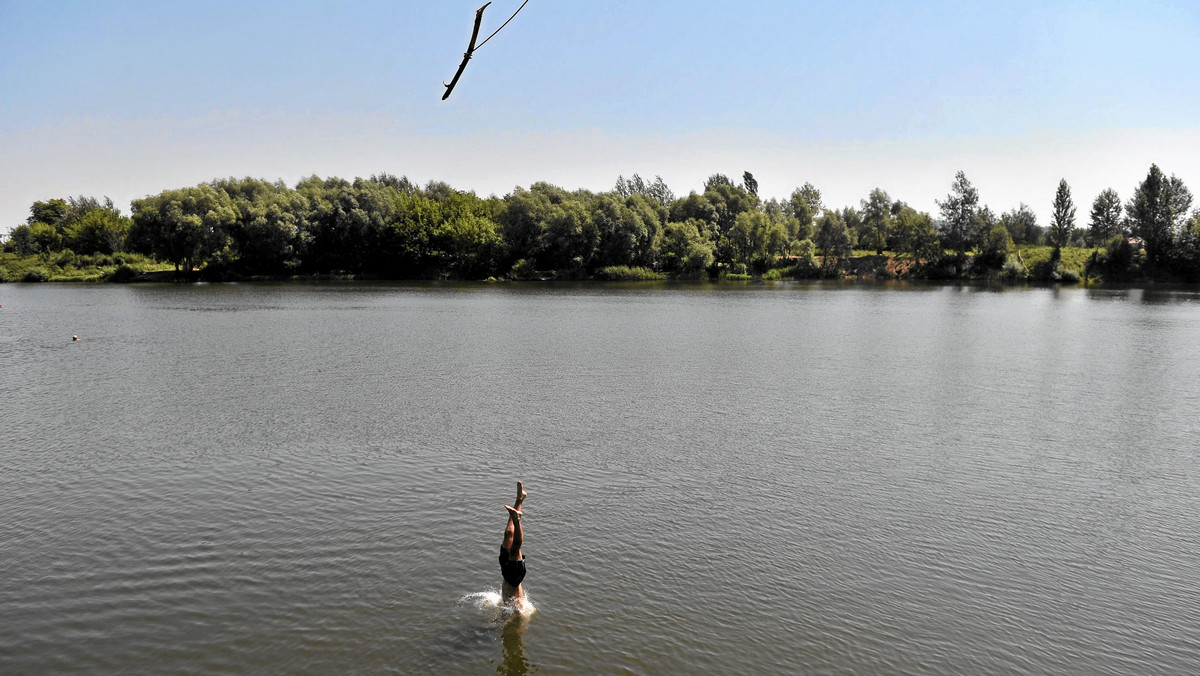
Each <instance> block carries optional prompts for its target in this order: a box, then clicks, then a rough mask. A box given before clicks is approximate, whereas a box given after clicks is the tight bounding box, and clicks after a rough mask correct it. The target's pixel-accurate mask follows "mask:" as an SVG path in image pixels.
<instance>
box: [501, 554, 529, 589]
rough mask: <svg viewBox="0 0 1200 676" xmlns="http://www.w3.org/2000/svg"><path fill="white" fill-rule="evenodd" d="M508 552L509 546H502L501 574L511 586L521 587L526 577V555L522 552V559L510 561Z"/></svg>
mask: <svg viewBox="0 0 1200 676" xmlns="http://www.w3.org/2000/svg"><path fill="white" fill-rule="evenodd" d="M508 553H509V552H508V547H501V548H500V574H501V575H503V576H504V581H505V582H507V583H508V584H509V586H510V587H519V586H521V580H524V579H525V556H524V555H523V554H522V555H521V560H520V561H509V560H508Z"/></svg>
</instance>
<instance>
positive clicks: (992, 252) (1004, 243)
mask: <svg viewBox="0 0 1200 676" xmlns="http://www.w3.org/2000/svg"><path fill="white" fill-rule="evenodd" d="M1011 248H1012V237H1011V236H1009V234H1008V228H1005V227H1004V226H1003V225H1001V224H1000V223H996V224H995V225H993V226H992V227H991V228H989V229H988V232H987V234H986V235H984V237H983V242H982V243H981V244H980V246H979V254H978V255H977V256H976V257H975V261H974V265H975V266H976V267H977V268H978V269H979V270H980V271H987V270H999V269H1000V268H1002V267H1004V262H1005V261H1006V260H1008V252H1009V249H1011Z"/></svg>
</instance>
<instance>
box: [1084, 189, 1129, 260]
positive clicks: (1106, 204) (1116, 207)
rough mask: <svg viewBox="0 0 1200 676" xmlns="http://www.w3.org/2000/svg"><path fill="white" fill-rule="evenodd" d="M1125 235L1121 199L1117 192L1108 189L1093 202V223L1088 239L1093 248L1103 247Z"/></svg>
mask: <svg viewBox="0 0 1200 676" xmlns="http://www.w3.org/2000/svg"><path fill="white" fill-rule="evenodd" d="M1123 234H1124V226H1123V224H1122V221H1121V198H1120V197H1119V196H1117V191H1116V190H1113V189H1112V188H1107V189H1105V190H1104V191H1102V192H1101V193H1100V194H1099V195H1097V196H1096V199H1095V201H1093V202H1092V222H1091V227H1090V229H1089V231H1088V239H1089V241H1090V243H1091V245H1092V246H1103V245H1104V244H1105V243H1107V242H1108V240H1110V239H1112V238H1113V237H1116V236H1117V235H1123Z"/></svg>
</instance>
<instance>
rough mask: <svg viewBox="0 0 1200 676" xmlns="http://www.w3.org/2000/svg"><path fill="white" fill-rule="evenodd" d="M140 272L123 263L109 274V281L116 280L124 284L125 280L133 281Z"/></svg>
mask: <svg viewBox="0 0 1200 676" xmlns="http://www.w3.org/2000/svg"><path fill="white" fill-rule="evenodd" d="M138 274H139V273H138V271H137V270H134V269H133V268H132V267H130V266H128V265H125V264H124V263H122V264H121V266H120V267H118V268H117V269H116V270H113V273H112V274H111V275H109V276H108V281H110V282H115V283H117V284H123V283H125V282H129V281H132V280H133V279H134V278H135V277H137V276H138Z"/></svg>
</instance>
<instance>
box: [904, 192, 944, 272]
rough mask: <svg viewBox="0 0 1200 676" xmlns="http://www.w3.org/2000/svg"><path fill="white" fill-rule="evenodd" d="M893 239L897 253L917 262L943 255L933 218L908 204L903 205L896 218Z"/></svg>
mask: <svg viewBox="0 0 1200 676" xmlns="http://www.w3.org/2000/svg"><path fill="white" fill-rule="evenodd" d="M893 239H894V240H895V247H896V251H898V252H900V253H904V254H908V255H910V256H912V257H913V258H915V259H917V260H933V259H936V258H938V257H939V256H941V253H942V248H941V244H940V243H939V242H938V236H937V230H935V229H934V227H933V217H931V216H930V215H929V214H927V213H924V212H918V211H917V210H916V209H913V208H912V207H910V206H908V205H907V204H904V205H902V206H901V207H900V209H899V213H897V214H896V216H895V222H894V226H893Z"/></svg>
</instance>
